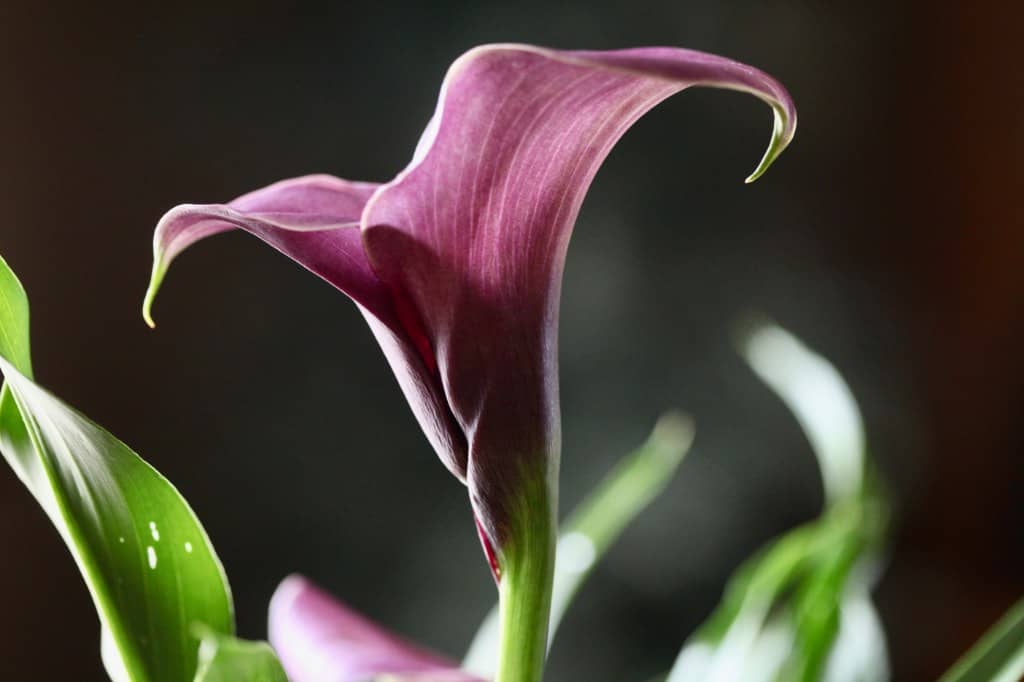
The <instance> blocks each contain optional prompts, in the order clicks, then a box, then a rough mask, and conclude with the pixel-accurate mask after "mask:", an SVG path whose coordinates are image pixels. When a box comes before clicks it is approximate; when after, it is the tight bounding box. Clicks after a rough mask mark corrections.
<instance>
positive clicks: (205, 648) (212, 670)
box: [193, 626, 288, 682]
mask: <svg viewBox="0 0 1024 682" xmlns="http://www.w3.org/2000/svg"><path fill="white" fill-rule="evenodd" d="M193 633H194V634H195V635H196V636H197V637H199V638H200V639H201V643H200V645H199V669H198V671H197V672H196V678H195V682H288V677H287V676H286V675H285V674H284V669H283V668H282V667H281V664H280V663H279V662H278V660H277V656H276V655H275V654H274V650H273V649H271V648H270V645H269V644H267V643H266V642H249V641H246V640H242V639H236V638H235V637H230V636H227V635H222V634H220V633H218V632H216V631H214V630H211V629H210V628H207V627H205V626H197V627H194V628H193Z"/></svg>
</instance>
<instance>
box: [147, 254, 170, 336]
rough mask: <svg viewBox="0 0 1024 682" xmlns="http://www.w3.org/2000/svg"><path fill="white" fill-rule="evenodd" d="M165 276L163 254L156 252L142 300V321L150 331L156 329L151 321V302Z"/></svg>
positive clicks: (154, 298)
mask: <svg viewBox="0 0 1024 682" xmlns="http://www.w3.org/2000/svg"><path fill="white" fill-rule="evenodd" d="M166 274H167V261H166V260H165V259H164V258H163V254H161V253H159V252H157V253H156V254H155V255H154V257H153V273H152V274H151V275H150V276H149V286H148V287H146V296H145V298H143V299H142V319H143V320H144V321H145V322H146V325H147V326H149V328H150V329H155V328H156V322H155V321H154V320H153V302H154V301H155V300H156V295H157V292H158V291H160V284H161V283H162V282H163V280H164V275H166Z"/></svg>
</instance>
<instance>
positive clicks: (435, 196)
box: [362, 45, 796, 547]
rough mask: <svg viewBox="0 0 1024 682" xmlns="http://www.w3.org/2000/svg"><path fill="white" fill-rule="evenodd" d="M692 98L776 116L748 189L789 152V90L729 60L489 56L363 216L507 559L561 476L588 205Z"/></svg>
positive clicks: (472, 68)
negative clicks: (514, 536) (564, 281)
mask: <svg viewBox="0 0 1024 682" xmlns="http://www.w3.org/2000/svg"><path fill="white" fill-rule="evenodd" d="M693 85H703V86H709V87H717V88H727V89H733V90H739V91H743V92H748V93H751V94H754V95H756V96H757V97H759V98H761V99H762V100H764V101H765V102H767V103H768V104H769V105H770V106H771V108H772V111H773V114H774V121H775V122H774V129H773V136H772V141H771V144H770V146H769V149H768V152H767V153H766V155H765V157H764V160H763V161H762V162H761V164H760V165H759V166H758V168H757V170H755V172H754V174H753V175H752V176H751V179H752V178H755V177H757V176H758V175H760V174H761V173H762V172H763V171H764V169H765V168H766V167H767V166H768V165H769V164H770V163H771V162H772V161H773V160H774V158H775V157H776V156H777V155H778V154H779V153H780V152H781V151H782V149H783V148H784V147H785V146H786V145H787V144H788V143H789V141H790V139H791V138H792V136H793V133H794V131H795V126H796V112H795V108H794V106H793V103H792V100H791V99H790V97H789V95H788V94H787V93H786V91H785V89H784V88H783V87H782V86H781V85H780V84H779V83H778V82H777V81H775V80H774V79H773V78H771V77H770V76H768V75H766V74H764V73H763V72H761V71H758V70H757V69H754V68H752V67H749V66H746V65H743V64H740V63H738V62H734V61H732V60H728V59H724V58H722V57H717V56H714V55H709V54H704V53H700V52H694V51H690V50H682V49H675V48H639V49H631V50H620V51H612V52H564V51H555V50H548V49H543V48H537V47H531V46H525V45H490V46H484V47H480V48H476V49H474V50H471V51H470V52H468V53H466V54H465V55H463V56H462V57H461V58H459V59H458V60H457V61H456V62H455V63H454V64H453V65H452V67H451V69H450V70H449V72H448V75H447V77H446V78H445V81H444V84H443V85H442V89H441V96H440V100H439V103H438V106H437V110H436V112H435V114H434V117H433V119H432V120H431V122H430V124H429V125H428V127H427V130H426V132H425V133H424V135H423V138H422V139H421V141H420V145H419V147H418V148H417V150H416V154H415V156H414V158H413V161H412V163H411V164H410V165H409V167H408V168H406V169H405V170H404V171H403V172H402V173H400V174H399V175H398V177H397V178H396V179H395V180H394V181H392V182H391V183H389V184H387V185H384V186H383V187H381V188H380V189H379V190H378V191H377V192H376V193H375V194H374V195H373V197H372V198H371V199H370V200H369V202H368V203H367V205H366V207H365V209H364V212H363V221H362V225H363V231H364V243H365V245H366V250H367V254H368V257H369V260H370V262H371V264H372V266H373V269H374V271H375V272H376V273H377V274H378V276H379V277H380V278H381V279H382V280H384V281H386V282H388V284H389V285H390V286H391V287H392V288H393V289H396V290H399V291H402V292H403V293H404V294H405V297H406V303H407V304H408V305H410V306H411V310H409V311H408V312H407V313H406V316H407V317H409V318H412V319H415V320H416V321H417V323H418V324H419V326H420V327H422V329H423V330H424V333H425V335H426V337H427V340H428V342H429V346H430V352H431V353H432V354H433V356H434V357H435V358H436V359H437V364H438V368H439V371H440V378H441V381H442V382H443V384H444V393H445V396H446V397H447V400H448V402H449V406H450V409H451V413H452V414H453V416H454V418H455V419H456V420H457V422H458V425H459V427H460V428H461V430H462V431H463V432H464V433H465V435H466V439H467V443H468V445H469V468H468V481H469V485H470V491H471V496H472V499H473V503H474V506H475V508H476V512H477V516H478V518H479V520H480V522H481V524H482V525H483V528H484V531H485V533H486V534H487V535H488V536H489V538H490V540H491V541H492V542H493V543H494V544H495V545H496V546H498V547H500V546H501V544H502V543H501V540H502V537H503V535H504V534H505V530H506V529H505V528H504V527H503V526H504V525H505V524H506V523H507V522H508V520H509V518H510V517H511V516H512V515H513V511H512V509H511V508H510V505H512V504H514V502H513V501H512V500H514V499H515V498H516V495H517V490H518V489H519V488H521V486H522V480H521V479H522V476H523V470H524V468H526V469H530V470H532V471H534V472H536V471H541V472H547V474H548V475H550V476H552V477H553V476H555V475H556V472H557V459H558V452H559V446H560V429H559V425H560V419H559V410H558V369H557V367H558V361H557V319H558V302H559V293H560V288H561V278H562V270H563V266H564V262H565V252H566V248H567V246H568V242H569V237H570V234H571V231H572V227H573V224H574V222H575V220H576V216H577V214H578V212H579V209H580V205H581V203H582V201H583V198H584V195H585V194H586V191H587V188H588V187H589V186H590V183H591V180H592V179H593V177H594V174H595V173H596V172H597V170H598V168H599V167H600V165H601V163H602V161H603V160H604V159H605V157H606V156H607V155H608V153H609V152H610V150H611V149H612V147H613V146H614V144H615V143H616V142H617V141H618V140H619V138H620V137H621V136H622V135H623V134H624V133H625V132H626V130H627V129H628V128H629V127H630V126H631V125H632V124H633V123H634V122H635V121H636V120H637V119H639V118H640V117H641V116H642V115H643V114H644V113H646V112H647V111H648V110H650V109H651V108H652V107H654V106H655V105H656V104H658V103H659V102H661V101H662V100H664V99H665V98H667V97H669V96H670V95H672V94H674V93H677V92H679V91H681V90H683V89H685V88H688V87H690V86H693ZM531 460H539V461H531Z"/></svg>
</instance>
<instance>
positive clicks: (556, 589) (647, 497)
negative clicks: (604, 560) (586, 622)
mask: <svg viewBox="0 0 1024 682" xmlns="http://www.w3.org/2000/svg"><path fill="white" fill-rule="evenodd" d="M693 434H694V429H693V422H692V421H691V420H690V419H689V418H688V417H685V416H682V415H679V414H674V413H670V414H667V415H665V416H663V417H662V418H661V419H660V420H659V421H658V424H657V425H656V426H655V428H654V431H653V432H652V433H651V435H650V437H649V438H648V439H647V441H646V442H645V443H644V444H643V445H641V446H640V447H639V448H637V449H636V450H634V451H633V452H632V453H630V454H629V455H627V456H626V457H624V458H623V459H622V461H620V462H619V463H618V465H616V467H615V468H614V469H613V470H612V471H611V472H609V473H608V474H607V475H606V476H605V478H604V479H603V480H602V481H601V482H600V483H599V484H598V486H597V488H595V489H594V491H593V492H591V493H590V495H589V496H588V497H587V498H586V499H585V500H583V502H582V503H580V505H579V506H578V507H577V508H576V510H575V511H574V512H573V513H572V514H571V515H570V516H569V518H568V520H567V521H566V522H565V523H564V524H563V525H562V534H561V538H560V539H559V541H558V555H557V558H556V560H555V577H554V586H553V589H552V596H551V620H550V625H549V627H548V646H549V647H550V645H551V640H552V639H553V638H554V635H555V632H556V631H557V629H558V625H559V623H560V622H561V620H562V616H563V615H565V612H566V610H567V609H568V608H569V604H570V603H571V602H572V599H573V597H574V596H575V595H576V593H577V592H578V591H579V588H580V586H582V584H583V582H584V581H585V580H586V578H587V576H588V575H590V572H591V570H592V569H593V567H594V566H595V565H596V564H597V562H598V560H600V558H601V557H602V556H604V554H605V553H606V552H607V551H608V549H609V548H610V547H611V546H612V544H613V543H614V542H615V540H616V539H618V537H619V535H621V534H622V532H623V531H624V530H625V528H626V526H628V525H629V523H630V522H631V521H632V520H633V519H635V518H636V517H637V515H639V514H640V512H642V511H643V510H644V509H646V508H647V506H648V505H649V504H650V503H651V502H652V501H653V500H654V499H655V498H656V497H657V496H658V495H659V494H660V493H661V492H662V491H663V490H664V489H665V486H667V485H668V482H669V481H670V480H671V478H672V475H673V474H675V472H676V470H677V469H678V468H679V464H680V462H682V460H683V457H684V456H685V455H686V453H687V452H688V451H689V449H690V444H691V443H692V442H693ZM499 630H500V624H499V620H498V609H497V607H495V608H494V609H492V610H491V612H490V613H489V614H488V615H487V617H486V618H485V619H484V622H483V623H482V624H481V625H480V629H479V630H478V631H477V634H476V636H475V637H474V638H473V642H472V644H471V645H470V648H469V652H468V653H467V654H466V658H465V660H464V661H463V668H465V669H466V670H468V671H470V672H472V673H474V674H476V675H480V676H482V677H492V676H493V675H494V673H495V663H496V661H497V659H498V646H499V635H500V632H499Z"/></svg>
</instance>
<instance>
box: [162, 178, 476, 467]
mask: <svg viewBox="0 0 1024 682" xmlns="http://www.w3.org/2000/svg"><path fill="white" fill-rule="evenodd" d="M377 187H378V185H375V184H372V183H362V182H350V181H348V180H342V179H341V178H336V177H333V176H329V175H309V176H305V177H300V178H293V179H291V180H283V181H281V182H278V183H275V184H273V185H270V186H269V187H265V188H263V189H259V190H256V191H255V192H251V193H249V194H246V195H244V196H241V197H239V198H237V199H235V200H234V201H231V202H229V203H227V204H203V205H201V204H182V205H180V206H176V207H175V208H173V209H171V210H170V211H169V212H168V213H167V214H166V215H165V216H164V217H163V218H162V219H161V220H160V223H159V224H158V225H157V228H156V233H155V234H154V237H153V258H154V260H153V274H152V278H151V280H150V285H149V290H148V291H147V292H146V299H145V303H144V305H143V316H144V317H145V318H146V321H147V322H148V323H149V324H150V326H152V325H153V320H152V316H151V309H152V305H153V301H154V299H155V297H156V293H157V291H158V290H159V288H160V285H161V283H162V281H163V278H164V275H165V274H166V272H167V268H168V266H169V265H170V263H171V261H172V260H173V259H174V258H175V257H176V256H177V255H178V254H180V253H181V252H182V251H184V250H185V249H186V248H188V247H189V246H191V245H192V244H194V243H196V242H197V241H199V240H201V239H203V238H205V237H209V236H212V235H215V234H219V233H221V232H226V231H229V230H233V229H240V230H243V231H245V232H248V233H250V234H252V235H255V236H256V237H258V238H260V239H261V240H263V241H264V242H266V243H267V244H269V245H270V246H272V247H274V248H275V249H277V250H278V251H280V252H281V253H283V254H284V255H286V256H288V257H290V258H291V259H292V260H294V261H296V262H297V263H299V264H300V265H302V266H303V267H305V268H306V269H308V270H310V271H311V272H313V273H314V274H316V275H319V276H320V277H321V278H323V279H324V280H326V281H327V282H329V283H330V284H331V285H333V286H334V287H336V288H337V289H339V290H341V291H342V292H343V293H345V294H346V295H348V296H349V297H350V298H351V299H352V300H353V301H354V302H355V303H356V305H357V306H358V308H359V310H360V312H361V313H362V314H363V316H364V317H365V318H366V320H367V322H368V323H369V325H370V328H371V330H372V331H373V334H374V336H375V337H376V338H377V340H378V342H379V343H380V346H381V349H382V350H383V351H384V355H385V357H386V358H387V360H388V363H389V364H390V365H391V368H392V369H393V371H394V373H395V376H396V377H397V379H398V382H399V385H400V386H401V388H402V391H403V393H404V394H405V396H406V398H407V399H408V401H409V404H410V406H411V407H412V410H413V413H414V415H415V416H416V418H417V421H418V422H419V423H420V426H421V427H422V428H423V430H424V433H426V435H427V438H428V439H429V440H430V442H431V444H432V445H433V447H434V450H435V451H436V452H437V453H438V455H439V456H440V458H441V460H442V461H443V462H444V463H445V465H446V466H447V467H448V469H449V470H450V471H451V472H452V473H454V474H455V475H456V476H457V477H458V478H459V479H460V480H462V479H464V478H465V471H466V454H465V452H466V448H465V444H464V438H463V436H462V433H461V432H460V431H458V430H457V429H455V428H454V425H453V420H452V418H451V415H450V413H449V411H448V403H447V400H446V399H445V397H444V395H443V392H442V387H441V382H440V381H439V380H438V378H437V369H436V363H435V361H434V358H433V356H432V355H431V354H430V352H429V350H428V349H427V347H426V345H425V338H424V336H423V333H422V332H420V331H419V330H418V327H417V326H416V323H415V321H414V320H412V319H410V318H409V317H408V316H407V315H403V311H405V310H407V309H408V306H403V305H401V302H402V301H403V297H402V294H401V292H396V291H393V290H392V289H391V288H390V287H389V286H388V285H386V284H385V283H384V282H382V281H381V280H380V279H379V278H378V277H377V275H376V274H375V273H374V271H373V269H372V268H371V267H370V264H369V261H368V260H367V258H366V254H365V251H364V249H363V244H362V238H361V233H360V230H359V221H360V216H361V214H362V210H363V207H364V206H365V204H366V201H367V200H368V199H369V197H370V196H371V195H372V194H373V192H374V190H376V188H377Z"/></svg>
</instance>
